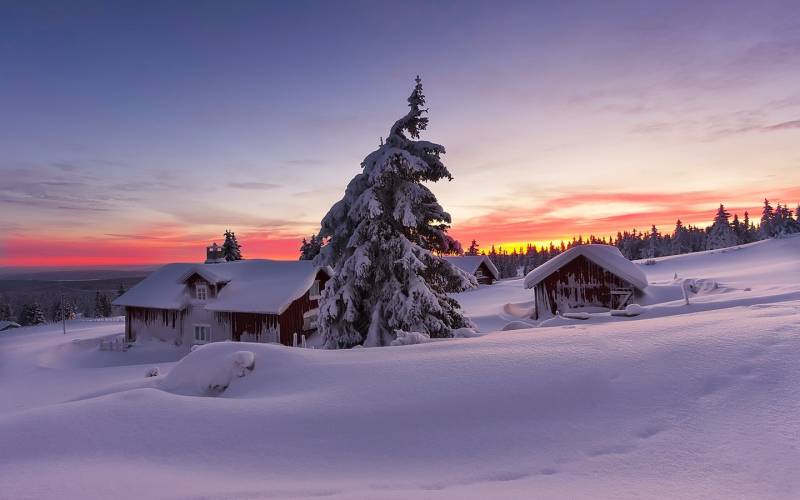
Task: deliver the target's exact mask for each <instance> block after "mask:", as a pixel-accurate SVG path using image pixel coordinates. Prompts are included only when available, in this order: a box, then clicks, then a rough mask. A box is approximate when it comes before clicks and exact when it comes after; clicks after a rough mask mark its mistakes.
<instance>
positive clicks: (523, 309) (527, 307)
mask: <svg viewBox="0 0 800 500" xmlns="http://www.w3.org/2000/svg"><path fill="white" fill-rule="evenodd" d="M503 312H505V313H506V314H508V315H509V316H513V317H515V318H530V317H531V316H533V304H532V303H531V302H522V303H519V304H511V303H508V304H505V305H504V306H503Z"/></svg>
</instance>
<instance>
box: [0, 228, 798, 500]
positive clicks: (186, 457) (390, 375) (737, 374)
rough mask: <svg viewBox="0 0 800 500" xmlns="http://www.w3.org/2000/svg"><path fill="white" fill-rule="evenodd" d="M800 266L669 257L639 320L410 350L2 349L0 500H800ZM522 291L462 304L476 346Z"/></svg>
mask: <svg viewBox="0 0 800 500" xmlns="http://www.w3.org/2000/svg"><path fill="white" fill-rule="evenodd" d="M798 264H800V238H790V239H785V240H770V241H764V242H759V243H755V244H751V245H746V246H743V247H741V249H738V250H736V249H728V250H726V251H714V252H704V253H701V254H693V255H684V256H675V257H669V258H664V259H660V260H659V261H658V262H657V263H656V264H655V265H652V266H644V265H642V269H643V270H644V271H645V273H646V275H647V277H648V281H650V283H651V284H652V283H655V284H657V285H659V286H662V287H664V288H663V289H662V290H661V291H659V292H657V293H655V295H654V297H653V300H652V302H651V303H649V304H647V305H645V306H644V312H643V314H641V315H640V316H637V317H635V318H616V317H610V316H608V317H605V316H597V317H592V318H591V319H589V320H587V321H578V320H573V321H567V320H561V321H563V322H564V323H563V324H556V326H552V327H537V328H531V329H524V330H514V331H495V332H491V333H488V334H486V335H484V336H481V337H478V338H470V339H455V340H443V341H438V342H432V343H428V344H421V345H413V346H403V347H389V348H374V349H353V350H345V351H321V350H309V349H306V350H304V349H293V348H286V347H280V346H275V345H259V344H244V343H220V344H212V345H208V346H205V347H203V348H200V349H198V350H196V351H194V352H192V353H191V354H189V355H188V356H186V357H184V358H183V359H180V361H178V359H179V357H180V355H181V353H179V352H177V351H176V350H175V349H174V348H173V347H171V346H169V345H166V344H162V343H159V342H153V343H149V344H146V345H143V346H137V347H136V348H134V349H131V350H129V351H127V352H113V351H100V350H98V345H99V344H100V342H101V341H102V340H103V339H105V338H107V337H108V336H109V335H113V334H114V333H118V332H120V331H121V324H120V323H116V324H115V323H98V324H94V323H80V322H74V323H72V324H71V325H69V332H68V334H67V335H66V336H64V335H61V333H60V330H58V329H57V328H56V327H36V328H20V329H17V330H14V331H12V332H7V333H1V334H0V395H2V396H1V397H0V450H3V453H1V454H0V471H2V472H0V498H3V497H8V498H18V497H34V498H110V497H114V498H120V499H124V498H187V497H189V498H195V497H203V498H293V497H309V496H325V497H329V498H342V499H345V498H348V499H349V498H397V499H401V498H402V499H406V498H486V497H488V496H493V497H498V498H643V497H646V498H700V497H702V498H759V499H764V498H796V497H797V493H798V491H800V479H798V476H797V474H796V471H797V463H800V448H799V447H800V420H798V418H797V415H798V414H800V369H798V364H797V356H798V352H800V265H798ZM676 273H677V274H678V281H680V280H683V279H691V280H693V283H695V285H696V290H697V292H696V293H694V294H693V295H692V297H691V304H690V305H689V306H686V305H685V303H684V302H683V300H682V298H677V299H675V300H664V299H670V298H671V297H670V296H669V294H670V293H671V292H670V287H674V286H676V285H675V283H676V280H675V279H674V276H675V274H676ZM656 290H658V289H657V288H656ZM529 293H530V290H524V289H523V288H522V284H521V280H509V281H501V282H499V283H498V284H496V285H491V286H482V287H480V288H479V289H478V290H476V291H472V292H466V293H463V294H460V295H459V296H458V298H459V300H460V301H462V304H463V305H464V307H465V309H466V311H467V312H468V314H470V315H471V316H472V317H473V318H475V319H476V320H477V321H478V323H479V325H480V326H481V327H482V329H483V330H484V331H489V330H491V329H493V330H499V329H500V328H502V327H503V326H504V325H505V324H506V323H508V322H510V321H514V320H519V318H520V317H521V316H522V315H523V313H524V311H525V308H526V307H527V304H528V303H529V302H530V296H529ZM241 352H247V353H252V354H248V355H243V354H241ZM251 361H252V362H253V365H252V370H250V369H249V368H248V366H249V365H250V362H251ZM152 366H158V367H159V369H160V373H161V375H159V376H156V377H149V378H145V372H146V371H147V369H149V368H150V367H152ZM239 375H243V376H242V377H240V376H239ZM210 386H213V387H215V389H214V390H210V389H209V387H210ZM222 387H227V389H225V390H224V391H223V390H222Z"/></svg>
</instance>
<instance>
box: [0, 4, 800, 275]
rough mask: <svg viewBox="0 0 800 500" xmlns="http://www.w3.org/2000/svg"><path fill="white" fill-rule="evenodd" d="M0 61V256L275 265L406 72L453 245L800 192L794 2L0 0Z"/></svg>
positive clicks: (400, 107)
mask: <svg viewBox="0 0 800 500" xmlns="http://www.w3.org/2000/svg"><path fill="white" fill-rule="evenodd" d="M430 4H433V5H430ZM0 61H2V66H1V67H0V113H1V115H0V116H2V120H0V178H2V183H0V231H2V234H3V236H2V237H0V265H59V264H93V263H97V264H99V263H134V262H136V263H138V262H163V261H168V260H187V259H194V258H200V256H201V255H200V254H201V253H202V246H201V245H202V244H203V242H205V241H208V240H209V239H210V238H212V237H218V235H219V234H220V233H221V232H222V230H224V229H225V228H226V227H231V228H232V229H234V230H236V231H237V234H240V235H242V236H243V239H244V241H243V242H244V243H245V247H246V248H248V242H249V248H250V250H251V253H250V256H253V257H255V256H276V257H291V256H294V255H295V254H296V252H295V250H296V247H297V239H298V237H299V236H301V235H303V234H309V233H310V232H312V231H314V230H315V229H316V227H317V225H318V223H319V220H320V219H321V217H322V216H323V215H324V213H325V212H326V210H327V208H328V207H329V206H330V205H331V204H332V203H333V202H334V201H336V200H337V199H338V198H339V197H340V196H341V194H342V192H343V190H344V187H345V185H346V183H347V181H348V180H349V179H350V178H351V177H352V176H353V175H354V174H355V173H356V172H357V171H358V169H359V163H360V161H361V160H362V159H363V158H364V156H366V154H368V153H369V152H370V151H372V150H373V149H374V148H375V147H376V146H377V144H378V141H379V138H380V136H383V135H386V132H387V130H388V128H389V127H390V126H391V124H392V123H393V122H394V120H395V119H396V118H398V117H399V116H401V115H402V114H403V113H405V111H406V108H405V98H406V97H407V95H408V94H409V92H410V90H411V87H412V83H413V82H412V79H413V77H414V76H415V75H416V74H420V75H421V76H422V78H423V84H424V85H425V93H426V95H427V97H428V103H429V106H430V110H431V114H430V116H431V125H430V127H429V130H428V132H427V133H426V134H425V138H426V139H429V140H433V141H435V142H440V143H442V144H444V145H445V146H446V148H447V150H448V154H447V156H446V163H447V164H448V166H449V167H450V169H451V171H452V173H453V175H454V177H455V180H454V181H453V182H451V183H447V184H441V185H435V186H433V190H434V192H435V193H437V194H438V195H439V197H440V200H441V202H442V204H443V205H444V206H445V208H447V209H448V210H450V212H451V214H452V215H453V219H454V225H453V232H454V234H455V235H456V236H457V237H459V238H462V239H468V238H471V237H476V238H478V239H479V240H482V241H483V242H484V244H489V243H508V242H522V241H544V240H549V239H555V238H560V237H564V236H569V235H572V234H577V233H581V232H582V233H583V234H588V233H589V232H595V233H597V234H602V233H604V232H608V231H611V230H616V229H625V228H630V227H633V226H634V225H636V226H637V227H639V228H644V227H646V226H647V225H649V223H650V222H654V223H657V224H665V226H664V227H663V230H665V231H669V230H670V229H671V227H670V226H669V225H666V224H668V223H669V224H672V223H674V219H675V218H676V217H678V216H683V214H687V215H686V216H689V217H690V218H691V217H695V219H696V220H695V222H702V221H704V220H707V219H710V218H711V215H712V213H713V209H714V207H715V206H716V205H717V204H718V203H719V202H726V203H727V204H730V205H731V206H732V207H734V208H742V209H744V208H748V207H756V206H758V204H759V203H760V200H761V198H762V197H763V196H770V197H773V198H775V201H780V202H783V203H789V204H790V206H791V207H794V206H795V205H796V204H797V202H798V198H800V173H798V172H800V2H797V1H792V2H758V3H756V2H733V1H725V2H641V1H636V2H480V3H470V2H462V1H459V2H419V3H417V2H402V3H398V2H391V3H389V2H386V3H379V2H338V1H337V2H233V3H223V2H61V1H59V2H52V3H47V2H3V3H2V4H0ZM665 193H666V194H667V195H673V194H674V197H670V196H667V197H663V196H662V197H660V198H659V197H657V196H654V195H656V194H662V195H663V194H665ZM634 194H635V196H634ZM598 195H600V196H598ZM651 195H653V196H651ZM675 200H680V202H677V203H676V202H675ZM706 212H708V216H707V217H705V216H703V215H702V214H703V213H706ZM686 216H685V217H686ZM703 217H705V218H703ZM510 218H512V219H513V220H509V219H510ZM499 222H504V223H507V224H504V226H503V228H499V229H498V228H496V227H495V228H493V227H492V226H498V224H499ZM509 222H511V223H509ZM612 222H613V224H616V226H613V227H612ZM690 222H691V220H690ZM620 225H622V227H619V226H620ZM31 248H36V250H35V251H33V250H31Z"/></svg>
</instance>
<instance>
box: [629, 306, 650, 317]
mask: <svg viewBox="0 0 800 500" xmlns="http://www.w3.org/2000/svg"><path fill="white" fill-rule="evenodd" d="M644 311H645V309H644V307H642V306H640V305H639V304H628V305H627V306H626V307H625V315H626V316H638V315H640V314H642V313H643V312H644Z"/></svg>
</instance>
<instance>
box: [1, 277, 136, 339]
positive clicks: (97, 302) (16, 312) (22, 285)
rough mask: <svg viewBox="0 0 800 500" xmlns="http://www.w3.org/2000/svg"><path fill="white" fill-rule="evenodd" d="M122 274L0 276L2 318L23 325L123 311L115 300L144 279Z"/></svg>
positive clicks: (102, 315) (100, 315)
mask: <svg viewBox="0 0 800 500" xmlns="http://www.w3.org/2000/svg"><path fill="white" fill-rule="evenodd" d="M144 274H145V273H142V276H121V277H116V278H105V279H84V280H80V279H77V280H54V279H19V278H15V277H13V276H10V277H4V278H3V279H0V321H3V320H6V321H14V322H16V323H19V324H20V325H22V326H27V325H37V324H41V323H49V322H52V321H61V318H62V315H63V317H64V318H66V319H75V318H78V317H83V318H100V317H109V316H116V315H118V314H122V312H121V311H116V310H114V309H115V308H113V307H112V306H111V302H112V301H113V300H114V299H115V298H117V297H118V296H119V295H120V294H122V293H124V291H125V290H127V289H129V288H130V287H132V286H133V285H135V284H136V283H138V282H139V281H141V280H142V279H144Z"/></svg>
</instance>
